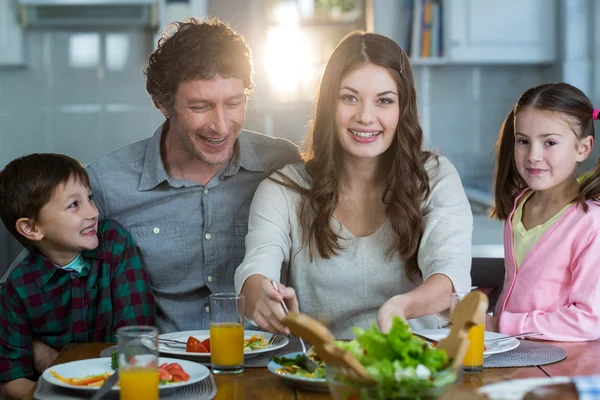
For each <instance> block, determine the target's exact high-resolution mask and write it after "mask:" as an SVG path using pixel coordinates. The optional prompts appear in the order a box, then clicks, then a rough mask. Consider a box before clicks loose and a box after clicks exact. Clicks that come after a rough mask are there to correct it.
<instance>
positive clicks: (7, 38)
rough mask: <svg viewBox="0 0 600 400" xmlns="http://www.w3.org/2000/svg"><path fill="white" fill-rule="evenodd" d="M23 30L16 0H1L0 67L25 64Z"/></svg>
mask: <svg viewBox="0 0 600 400" xmlns="http://www.w3.org/2000/svg"><path fill="white" fill-rule="evenodd" d="M23 63H24V61H23V32H22V30H21V27H20V26H19V13H18V9H17V2H16V0H2V1H0V67H1V66H4V65H21V64H23Z"/></svg>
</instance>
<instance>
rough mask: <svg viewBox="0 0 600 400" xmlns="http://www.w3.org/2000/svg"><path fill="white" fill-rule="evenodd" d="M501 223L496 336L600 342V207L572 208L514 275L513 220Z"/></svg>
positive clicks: (544, 236)
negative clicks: (535, 334)
mask: <svg viewBox="0 0 600 400" xmlns="http://www.w3.org/2000/svg"><path fill="white" fill-rule="evenodd" d="M521 196H522V194H521V195H520V196H519V197H518V198H517V200H516V201H515V207H514V208H513V211H512V213H511V214H510V216H509V218H508V219H507V220H506V221H505V222H504V260H505V266H506V273H505V276H504V288H503V290H502V293H501V294H500V298H499V299H498V303H497V304H496V310H495V311H496V312H495V315H497V316H499V317H500V318H499V326H500V333H504V334H507V335H513V334H517V333H522V332H531V331H535V332H541V333H543V334H544V336H540V337H539V338H540V339H544V340H562V341H583V340H596V339H598V338H600V206H599V204H598V203H594V202H592V201H588V205H589V210H588V212H587V213H584V212H583V210H582V209H581V207H579V206H577V205H575V206H573V207H571V208H569V209H568V210H567V211H566V212H565V213H564V214H563V215H562V216H561V217H560V218H559V219H558V221H556V222H555V223H554V224H553V225H552V226H551V227H550V228H549V229H548V230H547V231H546V233H544V235H543V236H542V237H541V238H540V240H539V241H538V242H537V243H536V244H535V245H534V246H533V247H532V248H531V250H529V252H528V253H527V255H526V256H525V258H524V259H523V262H522V263H521V265H520V267H519V270H518V272H517V269H516V266H515V257H514V252H513V228H512V222H511V220H512V215H513V214H514V212H515V209H516V205H517V202H518V200H519V198H520V197H521Z"/></svg>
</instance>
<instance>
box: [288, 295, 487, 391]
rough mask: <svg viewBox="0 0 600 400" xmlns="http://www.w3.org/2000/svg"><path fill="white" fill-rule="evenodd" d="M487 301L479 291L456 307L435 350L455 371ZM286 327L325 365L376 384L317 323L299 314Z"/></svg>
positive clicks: (295, 314) (290, 316) (485, 307)
mask: <svg viewBox="0 0 600 400" xmlns="http://www.w3.org/2000/svg"><path fill="white" fill-rule="evenodd" d="M487 308H488V298H487V296H486V295H485V294H483V293H482V292H480V291H474V292H471V293H470V294H469V295H467V296H466V297H465V298H464V299H463V300H462V301H461V302H460V303H458V305H457V306H456V307H455V309H454V311H453V312H452V315H451V316H450V334H449V335H448V336H447V337H446V338H444V339H442V340H440V341H439V343H438V345H437V346H436V348H437V349H443V350H445V351H446V354H447V355H448V361H449V367H450V368H452V369H458V368H459V367H460V366H461V363H462V360H463V358H464V356H465V353H466V351H467V348H468V345H469V343H468V340H467V333H468V331H469V329H470V328H471V327H472V326H475V325H478V324H481V323H483V322H484V321H483V318H484V315H485V311H486V310H487ZM284 322H285V324H286V325H287V326H288V327H289V328H290V330H291V331H292V332H293V333H294V334H295V335H296V336H298V337H302V338H304V339H306V340H307V341H309V342H310V343H312V345H313V346H314V349H315V352H316V353H317V355H318V356H319V358H321V359H322V360H323V361H325V363H326V364H329V365H333V366H335V367H337V368H339V369H341V370H342V371H343V372H344V374H346V375H348V376H350V377H352V378H354V379H355V380H359V381H362V382H364V383H374V382H375V381H374V380H373V378H372V377H371V376H370V375H369V373H368V372H367V371H366V370H365V368H364V367H363V366H362V364H361V363H360V361H358V360H357V359H356V357H354V355H353V354H351V353H350V352H347V351H345V350H342V349H341V348H339V347H338V346H337V345H336V344H335V343H334V336H333V334H332V333H331V331H330V330H329V329H327V328H326V327H325V326H324V325H323V324H321V323H320V322H318V321H317V320H315V319H313V318H311V317H309V316H308V315H306V314H302V313H289V314H288V315H287V317H286V318H285V320H284Z"/></svg>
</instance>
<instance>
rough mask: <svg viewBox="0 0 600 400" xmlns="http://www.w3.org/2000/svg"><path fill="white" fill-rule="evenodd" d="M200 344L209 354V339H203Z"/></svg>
mask: <svg viewBox="0 0 600 400" xmlns="http://www.w3.org/2000/svg"><path fill="white" fill-rule="evenodd" d="M202 344H203V345H204V347H206V350H207V352H208V353H210V338H207V339H204V340H203V341H202Z"/></svg>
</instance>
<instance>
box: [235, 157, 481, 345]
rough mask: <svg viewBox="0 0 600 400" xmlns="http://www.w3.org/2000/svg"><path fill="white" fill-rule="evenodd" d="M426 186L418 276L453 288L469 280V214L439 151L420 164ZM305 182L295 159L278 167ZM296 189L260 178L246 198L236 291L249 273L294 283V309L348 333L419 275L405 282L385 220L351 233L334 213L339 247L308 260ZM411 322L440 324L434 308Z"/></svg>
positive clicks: (371, 320) (372, 320) (373, 320)
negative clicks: (371, 229) (444, 280)
mask: <svg viewBox="0 0 600 400" xmlns="http://www.w3.org/2000/svg"><path fill="white" fill-rule="evenodd" d="M426 168H427V171H428V173H429V176H430V186H431V194H430V196H429V198H428V199H427V200H426V201H425V202H424V203H423V212H424V218H425V231H424V234H423V237H422V238H421V243H420V247H419V253H418V264H419V267H420V269H421V271H422V274H423V278H424V279H427V278H429V277H430V276H431V275H434V274H443V275H446V276H447V277H448V278H450V280H451V281H452V283H453V285H454V288H455V290H456V291H462V292H465V291H469V290H470V285H471V276H470V268H471V234H472V228H473V216H472V214H471V209H470V207H469V203H468V200H467V197H466V195H465V193H464V190H463V188H462V184H461V181H460V178H459V176H458V173H457V172H456V169H455V168H454V167H453V166H452V164H450V162H449V161H448V160H447V159H446V158H444V157H440V158H439V165H437V163H436V162H435V161H433V160H431V161H429V162H428V163H427V165H426ZM281 171H282V172H283V173H284V174H286V175H287V176H288V177H290V178H291V179H293V180H294V181H295V182H297V183H298V184H300V185H302V186H304V187H308V186H309V185H310V183H309V182H310V177H309V176H308V174H307V172H306V170H305V168H304V165H303V164H302V163H297V164H293V165H288V166H286V167H284V168H283V169H282V170H281ZM299 202H300V195H299V194H298V193H296V192H294V191H292V190H290V189H287V188H285V187H284V186H281V185H279V184H277V183H275V182H273V181H271V180H265V181H263V182H262V183H261V184H260V186H259V187H258V190H257V191H256V194H255V196H254V200H253V202H252V206H251V208H250V217H249V225H248V235H247V236H246V256H245V258H244V261H243V262H242V264H241V265H240V266H239V267H238V268H237V271H236V274H235V287H236V290H237V291H238V292H239V291H240V290H241V288H242V286H243V285H244V282H245V281H246V279H248V277H250V276H251V275H254V274H261V275H264V276H266V277H267V278H269V279H275V280H277V281H281V282H283V283H284V284H286V285H288V286H291V287H293V288H294V289H295V290H296V293H297V296H298V301H299V304H300V310H301V311H302V312H304V313H307V314H309V315H311V316H313V317H316V318H318V319H320V320H324V321H326V322H327V324H328V325H329V328H330V329H331V330H332V332H333V333H334V334H335V336H336V337H337V338H352V337H354V336H353V333H352V328H353V327H355V326H358V327H361V328H368V327H370V326H371V324H374V323H376V322H377V311H378V310H379V307H380V306H381V305H382V304H383V303H384V302H385V301H386V300H388V299H389V298H391V297H392V296H395V295H397V294H401V293H406V292H408V291H410V290H412V289H414V288H416V287H417V286H419V285H420V284H421V283H422V282H423V280H422V279H418V280H416V281H415V282H410V281H409V280H408V279H407V278H406V275H405V271H404V263H403V262H402V261H401V259H400V258H399V257H398V255H397V254H394V255H391V256H389V257H387V258H386V257H385V255H386V251H387V249H388V248H389V247H390V244H391V243H392V241H393V238H394V232H393V230H392V227H391V224H390V223H389V220H386V222H385V223H384V224H383V225H382V226H381V227H380V228H379V230H378V231H377V232H375V233H374V234H372V235H371V236H368V237H355V236H354V235H352V234H351V233H350V232H349V231H348V230H347V229H346V228H345V227H344V226H343V225H342V224H341V223H340V222H339V221H338V220H337V219H335V218H333V219H332V221H331V224H332V226H333V228H334V230H336V231H337V232H338V233H339V234H340V236H341V237H342V238H343V239H342V245H343V247H344V249H343V250H342V251H341V252H340V253H339V255H338V256H336V257H333V258H331V259H329V260H325V259H321V258H317V259H315V260H313V262H310V261H309V255H308V248H307V246H305V247H302V236H301V232H300V225H299V219H298V207H299ZM409 323H410V325H411V326H412V327H413V329H419V328H438V327H440V326H442V325H443V324H444V323H445V320H444V319H443V318H442V317H441V316H440V315H439V314H436V315H430V316H425V317H421V318H416V319H413V320H410V321H409Z"/></svg>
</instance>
